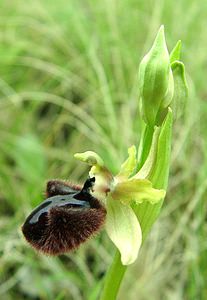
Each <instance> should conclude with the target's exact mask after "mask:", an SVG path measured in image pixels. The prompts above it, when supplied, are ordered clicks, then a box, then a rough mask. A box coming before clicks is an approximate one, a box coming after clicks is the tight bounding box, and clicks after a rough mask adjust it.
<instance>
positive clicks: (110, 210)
mask: <svg viewBox="0 0 207 300" xmlns="http://www.w3.org/2000/svg"><path fill="white" fill-rule="evenodd" d="M128 154H129V156H128V158H127V160H126V161H125V162H124V163H123V164H122V165H121V168H120V171H119V173H118V174H117V175H116V176H113V175H112V174H111V172H110V171H109V170H108V169H107V167H106V166H105V164H104V162H103V160H102V159H101V157H100V156H98V154H96V153H95V152H92V151H87V152H84V153H77V154H75V158H77V159H79V160H81V161H83V162H86V163H88V164H89V165H90V166H91V169H90V172H89V176H90V177H95V184H94V186H93V192H92V194H93V195H94V196H95V197H96V198H98V199H100V200H101V201H102V202H103V203H104V205H105V207H106V210H107V216H106V223H105V228H106V232H107V234H108V236H109V238H110V239H111V240H112V242H113V243H114V244H115V245H116V247H117V248H118V249H119V251H120V253H121V261H122V264H123V265H128V264H131V263H133V262H134V261H135V260H136V258H137V256H138V253H139V249H140V246H141V243H142V231H141V227H140V224H139V221H138V218H137V216H136V214H135V212H134V210H133V209H132V207H131V204H132V203H134V204H140V203H142V202H143V201H148V202H150V203H151V204H155V203H158V202H159V201H160V200H161V199H163V198H164V196H165V191H164V190H158V189H155V188H153V187H152V183H151V182H150V181H149V180H148V179H145V178H141V179H140V178H139V176H138V175H139V174H138V173H137V174H135V175H134V176H132V174H133V172H134V170H135V168H136V165H137V159H136V148H135V146H132V147H130V148H129V149H128Z"/></svg>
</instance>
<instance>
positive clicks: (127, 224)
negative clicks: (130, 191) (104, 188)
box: [105, 198, 142, 265]
mask: <svg viewBox="0 0 207 300" xmlns="http://www.w3.org/2000/svg"><path fill="white" fill-rule="evenodd" d="M105 226H106V231H107V233H108V236H109V238H110V239H111V240H112V242H113V243H114V244H115V245H116V247H117V248H118V249H119V251H120V254H121V262H122V264H123V265H129V264H132V263H133V262H134V261H135V260H136V258H137V256H138V253H139V249H140V246H141V243H142V231H141V228H140V225H139V222H138V219H137V217H136V215H135V213H134V211H133V209H132V208H131V207H130V206H127V205H124V204H122V203H121V202H120V201H115V200H113V199H111V198H108V199H107V217H106V225H105Z"/></svg>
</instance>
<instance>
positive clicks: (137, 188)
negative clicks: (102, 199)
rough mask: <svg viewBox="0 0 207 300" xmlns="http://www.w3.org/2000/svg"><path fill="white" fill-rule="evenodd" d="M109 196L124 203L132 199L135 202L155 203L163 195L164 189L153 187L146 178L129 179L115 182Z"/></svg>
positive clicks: (128, 202)
mask: <svg viewBox="0 0 207 300" xmlns="http://www.w3.org/2000/svg"><path fill="white" fill-rule="evenodd" d="M111 196H112V197H113V199H114V200H119V201H121V202H122V203H124V204H130V203H131V202H132V201H134V202H136V203H137V204H138V203H142V202H143V201H148V202H150V203H151V204H155V203H158V202H159V201H160V200H162V199H163V198H164V197H165V191H164V190H158V189H155V188H153V187H152V183H151V182H150V181H149V180H147V179H131V180H127V181H123V182H120V183H117V184H116V186H115V189H114V190H113V192H112V193H111Z"/></svg>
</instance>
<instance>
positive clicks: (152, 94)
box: [139, 26, 174, 127]
mask: <svg viewBox="0 0 207 300" xmlns="http://www.w3.org/2000/svg"><path fill="white" fill-rule="evenodd" d="M139 89H140V96H141V106H142V107H141V112H142V115H143V119H144V121H145V122H146V123H147V124H148V125H149V126H151V127H153V126H154V125H160V124H161V123H162V121H163V119H164V117H165V115H166V113H167V108H168V106H169V105H170V103H171V101H172V98H173V93H174V81H173V75H172V70H171V67H170V57H169V53H168V50H167V45H166V42H165V34H164V26H161V27H160V30H159V32H158V34H157V36H156V38H155V41H154V44H153V46H152V48H151V50H150V51H149V52H148V53H147V54H146V55H145V57H144V58H143V60H142V61H141V63H140V68H139Z"/></svg>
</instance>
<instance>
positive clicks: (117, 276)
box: [100, 250, 127, 300]
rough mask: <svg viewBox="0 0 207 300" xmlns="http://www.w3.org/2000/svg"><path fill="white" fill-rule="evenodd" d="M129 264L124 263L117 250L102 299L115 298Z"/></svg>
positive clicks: (105, 282)
mask: <svg viewBox="0 0 207 300" xmlns="http://www.w3.org/2000/svg"><path fill="white" fill-rule="evenodd" d="M126 269H127V266H124V265H122V263H121V255H120V253H119V251H118V250H116V253H115V256H114V259H113V262H112V264H111V266H110V268H109V270H108V272H107V274H106V277H105V281H104V289H103V291H102V294H101V297H100V300H115V299H117V294H118V291H119V287H120V284H121V282H122V279H123V277H124V274H125V272H126Z"/></svg>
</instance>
